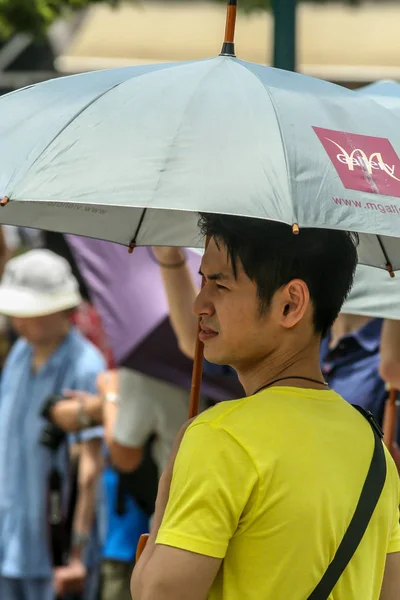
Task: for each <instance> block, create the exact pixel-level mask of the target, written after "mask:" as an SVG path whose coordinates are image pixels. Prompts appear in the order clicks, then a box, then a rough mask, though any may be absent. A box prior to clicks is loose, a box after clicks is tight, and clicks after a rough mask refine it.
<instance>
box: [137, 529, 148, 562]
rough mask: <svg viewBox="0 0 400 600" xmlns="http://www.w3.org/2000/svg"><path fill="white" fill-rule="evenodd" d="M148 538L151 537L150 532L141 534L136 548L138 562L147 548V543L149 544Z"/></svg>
mask: <svg viewBox="0 0 400 600" xmlns="http://www.w3.org/2000/svg"><path fill="white" fill-rule="evenodd" d="M148 539H149V534H148V533H144V534H143V535H141V536H140V538H139V543H138V545H137V548H136V562H137V561H138V560H139V558H140V557H141V555H142V552H143V550H144V549H145V548H146V544H147V540H148Z"/></svg>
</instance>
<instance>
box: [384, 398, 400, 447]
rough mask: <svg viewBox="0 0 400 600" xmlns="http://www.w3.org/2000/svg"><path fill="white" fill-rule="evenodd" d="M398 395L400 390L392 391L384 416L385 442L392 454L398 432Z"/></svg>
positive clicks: (386, 403)
mask: <svg viewBox="0 0 400 600" xmlns="http://www.w3.org/2000/svg"><path fill="white" fill-rule="evenodd" d="M397 394H398V390H396V389H394V388H391V389H390V391H389V397H388V399H387V400H386V402H385V410H384V414H383V441H384V442H385V445H386V447H387V448H388V450H389V451H390V452H392V447H393V444H394V442H395V440H396V432H397V420H398V416H397V402H396V401H397Z"/></svg>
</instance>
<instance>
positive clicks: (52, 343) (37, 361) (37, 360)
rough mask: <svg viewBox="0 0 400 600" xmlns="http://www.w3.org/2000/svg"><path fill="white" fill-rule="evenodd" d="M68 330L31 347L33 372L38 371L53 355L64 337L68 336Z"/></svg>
mask: <svg viewBox="0 0 400 600" xmlns="http://www.w3.org/2000/svg"><path fill="white" fill-rule="evenodd" d="M69 330H70V328H69V327H68V328H67V329H66V330H63V331H60V332H59V334H58V335H57V336H54V338H52V339H51V340H49V341H47V342H44V343H43V344H36V345H34V346H33V359H32V366H33V370H34V371H39V369H41V368H42V367H43V366H44V365H45V364H46V363H47V361H48V360H49V358H50V356H51V355H52V354H54V352H55V351H56V350H57V348H58V347H59V346H60V344H61V343H62V342H63V340H64V339H65V337H66V336H67V335H68V332H69Z"/></svg>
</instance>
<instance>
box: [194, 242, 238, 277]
mask: <svg viewBox="0 0 400 600" xmlns="http://www.w3.org/2000/svg"><path fill="white" fill-rule="evenodd" d="M201 271H202V272H203V273H204V274H207V272H213V273H216V272H221V273H224V274H225V275H227V276H228V275H231V274H232V263H231V260H230V257H229V255H228V250H227V248H226V246H225V244H223V243H222V242H221V243H220V242H218V245H217V244H216V242H215V240H213V239H211V240H210V242H209V244H208V246H207V248H206V250H205V252H204V255H203V258H202V261H201Z"/></svg>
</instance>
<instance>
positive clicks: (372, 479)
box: [308, 405, 387, 600]
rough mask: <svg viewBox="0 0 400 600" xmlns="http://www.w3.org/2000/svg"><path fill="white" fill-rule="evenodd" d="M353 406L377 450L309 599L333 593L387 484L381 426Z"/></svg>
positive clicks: (323, 597) (363, 411) (367, 414)
mask: <svg viewBox="0 0 400 600" xmlns="http://www.w3.org/2000/svg"><path fill="white" fill-rule="evenodd" d="M354 408H355V409H356V410H358V412H360V413H361V414H362V415H363V416H364V417H365V418H366V419H367V420H368V421H369V423H370V425H371V428H372V431H373V433H374V438H375V446H374V453H373V456H372V460H371V464H370V467H369V471H368V474H367V478H366V480H365V483H364V486H363V489H362V491H361V495H360V499H359V501H358V504H357V507H356V510H355V512H354V515H353V518H352V520H351V522H350V525H349V527H348V529H347V531H346V533H345V534H344V536H343V539H342V541H341V542H340V545H339V548H338V549H337V551H336V554H335V556H334V557H333V560H332V562H331V563H330V565H329V567H328V568H327V570H326V571H325V574H324V575H323V577H322V579H321V581H320V582H319V584H318V585H317V587H316V588H315V589H314V591H313V592H312V594H311V595H310V596H309V597H308V600H327V599H328V598H329V595H330V593H331V592H332V590H333V588H334V587H335V585H336V584H337V582H338V581H339V579H340V577H341V575H342V573H343V571H344V570H345V569H346V567H347V565H348V564H349V562H350V560H351V559H352V557H353V555H354V554H355V552H356V550H357V548H358V546H359V544H360V542H361V540H362V538H363V536H364V533H365V531H366V529H367V527H368V525H369V522H370V520H371V517H372V515H373V512H374V510H375V507H376V505H377V504H378V501H379V498H380V496H381V493H382V490H383V486H384V485H385V480H386V470H387V466H386V458H385V452H384V448H383V443H382V437H383V433H382V430H381V429H380V427H379V425H378V423H377V422H376V421H375V419H374V417H373V415H372V414H371V413H370V412H368V411H366V410H365V409H363V408H361V407H360V406H356V405H354Z"/></svg>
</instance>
